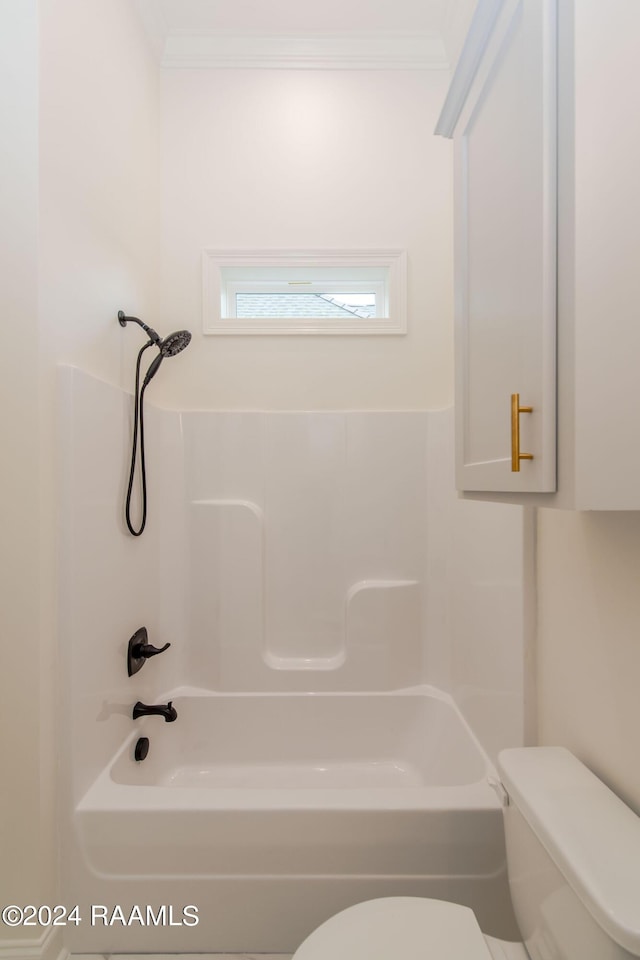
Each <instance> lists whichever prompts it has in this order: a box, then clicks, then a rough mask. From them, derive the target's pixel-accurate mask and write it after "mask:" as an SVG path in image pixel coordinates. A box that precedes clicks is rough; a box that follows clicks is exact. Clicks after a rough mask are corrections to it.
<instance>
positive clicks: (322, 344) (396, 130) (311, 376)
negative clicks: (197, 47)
mask: <svg viewBox="0 0 640 960" xmlns="http://www.w3.org/2000/svg"><path fill="white" fill-rule="evenodd" d="M447 82H448V78H447V74H446V72H444V71H410V72H405V71H360V70H353V71H349V70H344V71H340V70H337V71H332V70H327V71H313V70H311V71H307V70H167V71H164V73H163V78H162V86H163V139H162V155H163V162H164V176H163V188H162V189H163V223H162V238H163V247H162V287H161V303H160V316H161V317H162V323H163V328H164V329H167V330H173V329H176V328H180V327H187V328H189V329H191V330H192V332H193V334H194V341H193V343H192V345H191V347H190V348H189V350H188V351H187V353H186V354H184V355H183V357H181V360H180V363H181V369H180V372H178V371H176V373H175V375H173V376H172V377H171V378H169V377H166V378H164V379H163V383H162V385H161V386H159V387H158V393H157V396H158V397H159V398H160V399H161V402H163V403H165V404H166V405H167V406H174V407H181V408H187V409H194V408H195V409H198V408H203V409H256V410H265V409H283V410H285V409H294V410H295V409H298V410H299V409H361V410H367V409H378V410H380V409H388V410H395V409H427V408H434V407H442V406H446V405H448V404H450V403H451V399H452V321H451V317H452V283H451V259H452V252H451V243H452V240H451V218H452V211H451V192H450V190H451V188H450V182H451V157H450V144H449V143H448V142H445V141H443V140H441V139H438V138H435V137H433V136H432V130H433V127H434V125H435V121H436V118H437V115H438V111H439V109H440V105H441V102H442V99H443V97H444V94H445V91H446V86H447ZM205 246H211V247H221V248H223V247H247V248H251V247H283V248H288V247H297V246H300V247H320V248H322V247H328V248H330V247H351V246H353V247H362V246H364V247H367V246H370V247H400V248H406V249H407V250H408V254H409V333H408V335H407V336H405V337H380V338H375V337H270V338H269V337H261V338H260V337H212V336H208V337H204V336H203V335H202V334H201V328H202V320H201V292H200V291H201V267H200V258H201V252H202V249H203V248H204V247H205ZM176 363H177V361H176ZM160 391H162V393H161V392H160Z"/></svg>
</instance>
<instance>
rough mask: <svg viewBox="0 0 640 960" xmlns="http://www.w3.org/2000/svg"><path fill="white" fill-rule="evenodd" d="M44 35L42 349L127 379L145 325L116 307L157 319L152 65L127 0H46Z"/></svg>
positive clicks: (156, 163)
mask: <svg viewBox="0 0 640 960" xmlns="http://www.w3.org/2000/svg"><path fill="white" fill-rule="evenodd" d="M40 37H41V39H40V63H41V84H40V98H41V99H40V293H41V312H42V319H43V336H44V337H45V338H46V339H45V350H46V353H47V359H48V360H52V361H54V362H62V363H71V364H76V365H78V366H80V367H82V368H83V369H85V370H88V371H90V372H92V373H94V374H96V376H100V377H103V378H104V379H105V380H108V381H110V382H112V383H117V384H121V385H123V386H127V387H128V389H132V383H133V359H134V357H135V352H136V350H137V349H138V348H139V347H140V346H141V345H142V343H144V334H143V333H142V331H141V330H140V329H139V328H134V327H131V328H127V329H125V330H123V329H122V328H121V327H120V325H119V324H118V322H117V320H116V314H117V312H118V309H123V310H124V311H125V312H126V313H128V314H134V315H136V316H140V317H141V318H142V319H143V320H146V322H147V323H149V324H150V325H151V326H154V323H153V319H152V318H153V317H154V315H155V309H156V305H157V283H156V280H157V268H158V251H159V196H158V191H159V157H158V145H159V132H158V131H159V78H158V74H159V71H158V68H157V67H156V64H155V62H154V60H153V58H152V55H151V51H150V49H149V47H148V43H147V39H146V37H145V36H144V34H143V31H142V27H141V25H140V24H139V22H138V20H137V17H136V15H135V13H134V10H133V7H132V4H131V3H130V2H129V0H93V2H91V3H86V2H85V0H41V3H40ZM149 393H150V394H151V390H150V391H149Z"/></svg>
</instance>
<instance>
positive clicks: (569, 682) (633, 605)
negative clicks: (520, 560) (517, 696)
mask: <svg viewBox="0 0 640 960" xmlns="http://www.w3.org/2000/svg"><path fill="white" fill-rule="evenodd" d="M639 584H640V516H639V515H638V514H636V513H613V514H603V513H568V512H567V513H565V512H560V511H557V512H556V511H551V510H541V511H540V512H539V521H538V589H539V599H538V663H537V672H538V687H539V717H540V742H541V743H543V744H562V745H563V746H566V747H568V748H569V749H570V750H572V751H573V752H574V753H575V754H576V755H577V756H578V757H580V758H581V759H582V760H584V762H585V763H586V764H587V765H588V766H590V767H591V769H593V770H594V772H595V773H597V774H598V775H599V776H601V777H602V778H603V779H604V780H605V781H606V782H607V783H608V784H609V786H610V787H611V788H612V789H613V790H615V791H616V793H618V794H619V795H620V796H621V797H622V798H623V799H625V800H626V801H627V803H629V804H630V805H631V806H632V807H633V808H634V809H635V810H636V811H637V812H639V813H640V766H639V765H638V749H639V747H640V734H639V733H638V731H640V696H639V695H638V678H639V677H640V589H638V585H639Z"/></svg>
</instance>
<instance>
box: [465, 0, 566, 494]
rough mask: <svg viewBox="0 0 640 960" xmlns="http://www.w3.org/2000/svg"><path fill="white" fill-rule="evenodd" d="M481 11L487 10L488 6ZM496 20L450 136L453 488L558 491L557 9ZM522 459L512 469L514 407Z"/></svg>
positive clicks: (530, 0) (496, 10)
mask: <svg viewBox="0 0 640 960" xmlns="http://www.w3.org/2000/svg"><path fill="white" fill-rule="evenodd" d="M481 6H482V4H481ZM485 7H486V8H490V7H491V8H492V9H493V15H494V20H493V23H492V29H491V30H490V31H487V32H488V40H487V41H486V49H485V50H484V53H483V56H482V58H481V59H480V63H479V67H478V69H477V72H476V73H475V79H474V81H473V84H472V86H471V89H470V92H469V95H468V96H467V97H466V99H465V101H464V106H463V108H462V110H461V112H460V114H459V120H458V122H457V124H456V127H455V134H454V140H455V155H456V272H457V276H456V341H457V348H456V349H457V358H456V359H457V363H456V370H457V373H456V377H457V385H456V407H457V482H458V487H459V489H461V490H495V491H514V492H529V491H531V492H536V491H553V490H555V488H556V464H555V444H556V438H555V433H556V426H555V424H556V409H555V397H556V375H555V330H556V197H555V189H556V33H557V31H556V23H555V0H504V2H503V3H497V4H496V3H495V2H493V3H488V4H485ZM512 394H519V395H520V404H521V405H522V406H523V407H532V408H533V409H532V412H530V413H528V412H527V413H524V412H523V413H521V414H520V416H519V421H520V437H521V446H520V449H521V452H523V453H527V454H531V455H532V457H533V459H523V460H522V461H520V470H519V472H514V471H513V469H512V427H511V396H512Z"/></svg>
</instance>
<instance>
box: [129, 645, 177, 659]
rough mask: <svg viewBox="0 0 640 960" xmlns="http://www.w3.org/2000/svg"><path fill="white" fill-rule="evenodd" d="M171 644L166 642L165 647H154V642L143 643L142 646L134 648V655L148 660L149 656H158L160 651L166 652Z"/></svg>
mask: <svg viewBox="0 0 640 960" xmlns="http://www.w3.org/2000/svg"><path fill="white" fill-rule="evenodd" d="M170 646H171V644H170V643H165V645H164V647H154V646H153V644H152V643H141V644H140V646H136V647H134V648H133V655H134V657H143V658H144V659H145V660H148V659H149V657H157V656H158V654H159V653H164V652H165V650H167V649H168V648H169V647H170Z"/></svg>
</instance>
